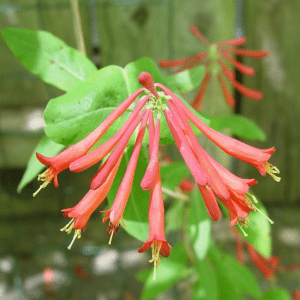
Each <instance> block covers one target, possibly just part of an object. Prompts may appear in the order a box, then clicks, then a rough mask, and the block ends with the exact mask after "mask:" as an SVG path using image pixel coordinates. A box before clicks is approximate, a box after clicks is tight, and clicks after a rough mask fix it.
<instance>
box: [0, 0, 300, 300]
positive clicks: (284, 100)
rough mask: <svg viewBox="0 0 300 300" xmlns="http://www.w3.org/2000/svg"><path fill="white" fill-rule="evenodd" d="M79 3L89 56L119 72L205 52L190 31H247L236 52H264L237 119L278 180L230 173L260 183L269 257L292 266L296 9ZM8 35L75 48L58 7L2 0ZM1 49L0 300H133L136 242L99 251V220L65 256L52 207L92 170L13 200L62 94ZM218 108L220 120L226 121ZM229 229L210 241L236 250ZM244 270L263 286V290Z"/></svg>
mask: <svg viewBox="0 0 300 300" xmlns="http://www.w3.org/2000/svg"><path fill="white" fill-rule="evenodd" d="M79 7H80V14H81V21H82V26H83V34H84V40H85V44H86V49H87V55H88V57H89V58H90V59H91V60H92V61H93V62H94V63H95V64H96V66H97V67H98V68H101V67H104V66H107V65H111V64H114V65H119V66H125V65H126V64H128V63H129V62H131V61H134V60H136V59H138V58H140V57H144V56H147V57H151V58H152V59H154V60H155V61H157V62H158V61H159V60H161V59H175V58H182V57H187V56H190V55H194V54H196V53H198V52H200V51H203V50H204V47H203V46H202V45H201V44H200V43H199V41H198V40H196V39H195V38H194V37H193V36H192V35H191V34H190V32H189V30H188V27H189V25H190V24H194V25H196V26H197V27H198V28H199V29H200V31H201V32H202V33H203V34H204V35H205V36H206V37H207V38H208V40H209V41H210V42H212V43H213V42H217V41H223V40H228V39H231V38H233V37H238V36H241V35H245V36H246V37H247V44H246V46H245V48H246V49H263V50H268V51H270V53H271V55H270V56H269V57H267V58H266V59H263V60H253V59H252V60H251V61H247V59H245V60H244V61H243V62H244V63H245V64H248V65H250V66H252V67H254V68H255V69H256V71H257V74H256V76H254V77H253V78H242V81H243V83H244V84H245V85H247V86H249V87H251V88H255V89H258V90H261V91H262V92H263V93H264V99H263V100H262V101H261V102H255V101H252V100H248V99H243V98H241V99H240V100H239V102H238V108H237V112H238V113H240V114H242V115H244V116H247V117H249V118H250V119H253V120H254V121H255V122H256V123H257V124H258V125H259V126H260V127H261V128H262V129H263V130H264V131H265V132H266V134H267V140H266V141H265V142H249V141H248V142H249V143H251V145H254V146H257V147H260V148H268V147H271V146H275V147H276V153H275V155H274V156H273V157H272V161H271V163H273V164H274V165H276V166H277V167H278V168H279V169H280V171H281V177H282V180H281V182H280V183H279V184H277V183H275V182H274V181H273V180H271V179H270V177H259V176H260V175H258V173H257V170H255V168H252V167H249V168H248V166H246V164H241V165H238V166H236V165H235V166H234V168H235V171H236V172H237V173H238V174H239V175H241V176H244V177H248V178H253V177H258V178H259V184H258V185H257V186H255V187H254V188H253V190H254V192H255V193H256V194H257V195H259V197H260V199H261V200H262V202H263V203H264V204H265V206H266V207H267V209H268V211H269V214H270V217H271V218H272V219H273V220H274V221H275V224H274V225H273V227H272V229H273V231H272V237H273V241H274V242H273V254H274V255H277V256H279V257H280V258H281V260H282V263H283V264H291V263H295V262H299V261H300V218H299V214H300V201H299V198H300V189H299V182H300V180H299V179H300V172H299V165H300V155H299V152H300V131H299V126H300V119H299V117H298V116H299V113H300V101H299V95H300V84H299V79H300V56H299V54H298V53H299V49H300V39H299V37H300V22H299V15H300V1H294V0H281V1H279V0H278V1H277V0H265V1H260V0H252V1H244V2H243V1H237V0H210V1H208V0H189V1H182V0H123V1H122V0H109V1H105V0H85V1H79ZM7 27H16V28H26V29H34V30H37V29H39V30H46V31H49V32H51V33H53V34H54V35H56V36H57V37H59V38H60V39H62V40H63V41H64V42H65V43H67V44H68V45H69V46H72V47H74V48H76V47H77V44H76V37H75V35H74V27H73V14H72V9H71V4H70V1H67V0H66V1H65V0H10V1H9V0H2V1H0V29H1V30H2V29H4V28H7ZM0 53H1V55H0V78H1V80H0V182H1V183H0V205H1V209H0V297H1V299H99V300H105V299H140V294H141V290H142V287H143V285H142V283H140V282H138V281H137V280H136V279H135V277H134V275H135V273H136V272H137V271H138V270H140V269H141V268H145V267H149V264H148V260H149V258H150V257H149V255H150V254H149V253H144V254H138V253H137V249H138V248H139V247H140V246H141V242H139V241H137V240H134V239H133V238H131V237H130V236H128V235H127V234H126V233H125V232H124V231H123V230H120V231H119V232H118V234H117V235H116V236H115V237H114V241H113V245H112V246H111V247H108V246H107V240H108V238H107V236H106V234H105V229H106V226H107V225H106V224H104V225H103V224H102V223H101V219H100V218H99V214H95V215H94V216H92V218H91V220H90V221H89V224H88V227H87V230H86V232H85V233H84V235H83V237H82V238H81V240H79V241H76V243H75V245H74V246H73V248H72V251H68V250H67V248H66V246H67V245H68V243H69V241H70V239H71V237H70V236H67V235H65V234H64V233H61V232H60V231H59V229H60V228H61V227H63V226H64V225H65V223H66V221H65V220H64V219H63V218H62V214H61V212H60V210H61V209H63V208H67V207H72V206H74V205H75V204H76V203H77V202H78V201H79V200H80V199H81V198H82V196H83V195H84V194H85V193H86V191H87V186H88V183H89V179H90V178H91V176H92V174H93V171H94V170H90V171H86V172H84V173H80V174H76V176H75V175H74V174H71V173H67V171H66V173H67V174H64V176H63V175H60V178H59V179H60V188H59V189H55V188H54V187H53V186H49V187H47V189H45V190H43V191H42V192H41V193H40V194H39V196H38V197H36V198H33V197H32V193H33V192H34V191H35V190H36V189H37V188H38V186H39V184H38V182H37V181H34V182H32V183H30V184H29V185H28V186H26V187H25V188H24V189H23V191H22V192H21V193H20V194H18V193H17V186H18V183H19V181H20V179H21V177H22V174H23V173H24V170H25V168H26V164H27V161H28V159H29V158H30V155H31V153H32V151H33V149H34V147H35V145H36V144H37V142H38V141H39V139H40V138H41V137H42V135H43V124H44V123H43V117H42V116H43V110H44V108H45V106H46V104H47V102H48V101H49V100H50V99H51V98H54V97H57V96H59V95H61V94H62V91H59V90H57V89H56V88H54V87H52V86H50V85H47V84H45V83H44V82H43V81H41V80H40V79H39V78H38V77H37V76H35V75H33V74H31V73H30V72H28V71H27V70H26V69H25V68H24V67H23V66H22V65H21V63H20V62H19V61H18V59H17V58H15V57H14V55H13V54H12V53H11V51H10V50H9V48H8V47H7V45H6V44H5V42H4V40H3V39H2V38H0ZM166 74H167V73H166ZM195 92H196V91H193V92H192V93H190V94H188V95H187V99H192V97H193V96H194V94H195ZM219 100H220V101H219V102H218V108H217V114H218V115H228V114H232V113H234V111H232V110H231V109H229V108H228V107H226V106H225V104H224V101H223V100H222V99H219ZM206 103H208V101H206V102H205V105H207V104H206ZM206 109H207V108H206V106H204V111H205V110H206ZM66 175H67V176H66ZM227 223H228V220H226V219H225V218H224V220H223V221H221V222H220V223H218V224H214V226H215V228H214V233H215V238H216V239H217V240H219V241H221V242H224V243H225V242H226V245H227V246H226V247H227V248H228V251H229V252H232V253H234V241H233V237H231V236H230V234H229V233H228V226H227ZM253 271H254V272H255V274H256V275H257V276H258V277H259V278H261V284H262V286H263V288H267V287H268V286H270V284H271V283H270V282H268V281H265V280H263V276H262V275H261V274H259V273H258V272H257V270H255V269H253ZM299 282H300V272H292V273H282V274H281V273H279V274H278V281H277V283H278V285H280V286H284V287H286V288H287V289H289V290H290V291H292V290H295V289H300V284H299ZM272 284H273V283H272ZM186 295H188V291H187V287H186V286H185V284H184V282H183V283H182V284H179V285H177V286H176V287H173V288H172V289H171V290H169V291H167V292H166V293H165V294H164V295H162V296H160V297H159V298H157V299H187V298H186V297H187V296H186ZM184 297H185V298H184Z"/></svg>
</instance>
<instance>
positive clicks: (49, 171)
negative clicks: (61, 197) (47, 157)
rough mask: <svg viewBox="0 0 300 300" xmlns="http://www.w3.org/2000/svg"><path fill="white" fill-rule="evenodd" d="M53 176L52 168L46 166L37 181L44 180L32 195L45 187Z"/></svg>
mask: <svg viewBox="0 0 300 300" xmlns="http://www.w3.org/2000/svg"><path fill="white" fill-rule="evenodd" d="M53 177H54V176H53V169H51V168H48V169H47V170H46V171H44V172H43V173H41V174H39V175H38V181H44V183H43V184H42V185H40V187H39V188H38V190H37V191H36V192H35V193H33V197H35V196H36V195H37V193H38V192H39V191H40V190H41V189H43V188H45V187H46V186H47V185H48V184H49V183H50V182H51V181H52V179H53Z"/></svg>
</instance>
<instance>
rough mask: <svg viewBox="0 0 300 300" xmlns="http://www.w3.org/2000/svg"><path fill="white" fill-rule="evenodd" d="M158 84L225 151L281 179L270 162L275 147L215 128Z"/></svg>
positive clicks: (264, 173)
mask: <svg viewBox="0 0 300 300" xmlns="http://www.w3.org/2000/svg"><path fill="white" fill-rule="evenodd" d="M157 86H158V87H161V88H162V89H163V90H164V91H165V92H166V94H167V95H170V96H171V97H172V101H173V103H174V104H175V105H176V106H177V107H178V110H179V111H180V110H182V111H183V112H184V114H185V116H186V117H187V119H188V120H189V121H191V122H192V123H193V124H194V125H195V126H196V127H197V128H198V129H199V130H200V131H201V132H202V133H203V134H204V135H205V136H206V137H208V138H209V139H210V140H211V141H212V142H213V143H215V144H216V145H217V146H218V147H220V148H221V149H222V150H223V151H224V152H226V153H227V154H229V155H231V156H233V157H235V158H237V159H240V160H243V161H245V162H247V163H249V164H252V165H253V166H255V167H256V168H257V169H258V170H259V171H260V173H261V174H262V175H264V176H265V175H266V173H268V174H270V175H271V176H272V177H273V179H274V180H275V181H277V182H279V181H280V177H278V176H277V175H275V174H279V170H278V169H277V168H276V167H275V166H273V165H271V164H270V163H269V162H268V160H269V159H270V157H271V156H272V154H273V153H274V152H275V148H274V147H272V148H269V149H258V148H255V147H252V146H249V145H247V144H245V143H243V142H241V141H239V140H236V139H234V138H231V137H229V136H225V135H223V134H221V133H220V132H217V131H215V130H213V129H212V128H210V127H209V126H207V125H206V124H205V123H203V122H202V121H201V120H200V119H199V118H197V116H195V115H194V114H193V112H192V111H191V110H190V109H189V108H188V107H187V106H186V105H185V104H184V103H183V102H182V101H181V100H180V99H179V98H178V97H177V96H176V95H175V94H173V93H172V92H171V91H170V90H169V89H167V88H166V87H164V86H163V85H161V84H157Z"/></svg>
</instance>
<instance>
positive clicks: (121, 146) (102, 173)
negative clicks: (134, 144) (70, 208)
mask: <svg viewBox="0 0 300 300" xmlns="http://www.w3.org/2000/svg"><path fill="white" fill-rule="evenodd" d="M146 112H147V110H146V109H145V110H144V111H142V112H141V113H140V114H139V115H138V116H137V117H136V118H135V120H134V121H133V122H132V123H131V124H130V126H129V127H128V129H127V130H126V132H125V133H124V135H123V136H122V138H121V139H120V141H119V143H118V145H117V147H116V148H115V149H114V151H113V152H112V153H111V154H110V156H109V158H108V159H107V160H106V161H105V163H104V165H103V166H102V167H101V168H100V170H99V171H98V172H97V173H96V175H95V176H94V177H93V179H92V181H91V189H93V190H95V189H97V188H98V187H99V186H101V184H102V183H103V182H104V181H105V178H106V177H107V175H108V174H109V173H110V172H111V170H112V168H113V167H114V165H115V163H116V161H117V160H118V158H119V156H120V154H121V153H123V151H124V150H125V148H126V146H127V144H128V141H129V139H130V137H131V135H132V134H133V132H134V130H135V129H136V128H137V126H138V124H139V123H140V121H141V119H142V118H143V116H144V115H145V113H146Z"/></svg>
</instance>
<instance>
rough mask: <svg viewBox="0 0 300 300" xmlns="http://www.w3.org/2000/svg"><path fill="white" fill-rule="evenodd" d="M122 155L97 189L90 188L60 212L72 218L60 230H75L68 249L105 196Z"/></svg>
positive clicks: (78, 236) (68, 231) (69, 231)
mask: <svg viewBox="0 0 300 300" xmlns="http://www.w3.org/2000/svg"><path fill="white" fill-rule="evenodd" d="M122 156H123V155H121V156H120V157H119V159H118V161H117V162H116V164H115V166H114V168H113V169H112V171H111V173H110V174H109V175H108V177H107V178H106V180H105V182H104V183H103V184H102V185H101V186H100V187H99V188H98V189H96V190H92V189H90V190H89V191H88V192H87V194H86V195H85V196H84V197H83V198H82V199H81V201H80V202H79V203H78V204H77V205H76V206H74V207H72V208H66V209H63V210H62V212H64V217H66V218H72V220H71V221H70V222H69V223H68V224H67V225H66V226H65V227H63V228H62V229H61V231H66V232H67V233H68V234H69V233H71V231H72V229H73V228H74V230H75V233H74V237H73V239H72V241H71V243H70V245H69V247H68V249H69V250H70V249H71V247H72V245H73V243H74V241H75V240H76V238H78V239H79V238H80V237H81V230H82V229H83V230H84V229H85V227H86V225H87V222H88V220H89V218H90V216H91V214H92V213H93V212H94V211H95V210H96V209H97V207H98V206H99V205H100V204H101V203H102V201H103V200H104V199H105V197H106V196H107V194H108V192H109V190H110V188H111V185H112V183H113V180H114V178H115V176H116V173H117V171H118V168H119V165H120V162H121V159H122Z"/></svg>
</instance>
